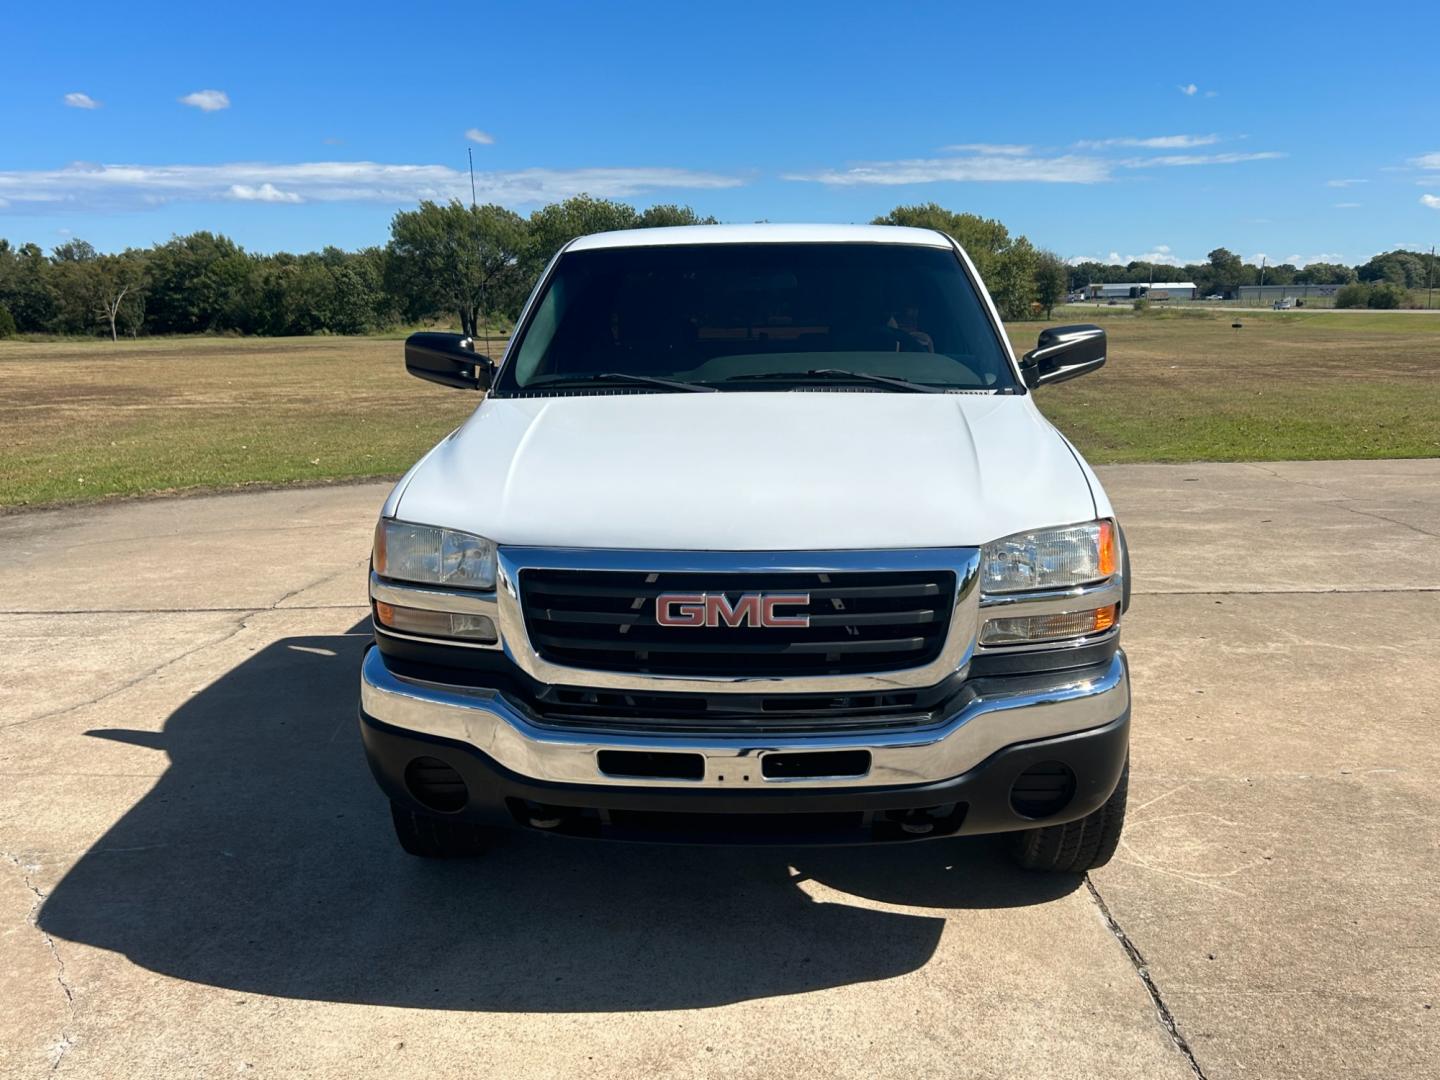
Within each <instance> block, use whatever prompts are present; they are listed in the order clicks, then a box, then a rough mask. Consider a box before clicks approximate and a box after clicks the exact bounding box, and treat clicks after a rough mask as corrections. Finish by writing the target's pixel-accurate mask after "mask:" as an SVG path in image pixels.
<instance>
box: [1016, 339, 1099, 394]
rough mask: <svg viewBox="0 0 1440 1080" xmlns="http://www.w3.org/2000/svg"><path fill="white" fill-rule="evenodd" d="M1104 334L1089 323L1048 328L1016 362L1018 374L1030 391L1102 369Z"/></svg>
mask: <svg viewBox="0 0 1440 1080" xmlns="http://www.w3.org/2000/svg"><path fill="white" fill-rule="evenodd" d="M1106 349H1107V346H1106V340H1105V331H1104V330H1102V329H1100V327H1098V326H1092V325H1090V324H1089V323H1081V324H1079V325H1076V326H1052V327H1050V329H1048V330H1042V331H1040V340H1039V341H1038V342H1036V345H1035V348H1033V349H1031V350H1030V351H1029V352H1028V353H1026V354H1025V355H1024V357H1023V358H1022V359H1021V360H1020V374H1021V375H1022V376H1024V378H1025V385H1026V386H1027V387H1029V388H1030V389H1031V390H1034V389H1035V388H1036V387H1039V386H1048V385H1050V384H1051V383H1059V382H1065V380H1067V379H1074V378H1078V377H1079V376H1081V375H1086V374H1088V373H1090V372H1092V371H1094V370H1096V369H1097V368H1100V367H1104V366H1105V355H1106Z"/></svg>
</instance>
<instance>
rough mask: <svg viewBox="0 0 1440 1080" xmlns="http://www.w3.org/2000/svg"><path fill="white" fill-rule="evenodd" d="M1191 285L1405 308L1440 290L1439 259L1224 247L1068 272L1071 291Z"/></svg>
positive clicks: (1215, 291) (1206, 291)
mask: <svg viewBox="0 0 1440 1080" xmlns="http://www.w3.org/2000/svg"><path fill="white" fill-rule="evenodd" d="M1150 281H1157V282H1159V281H1193V282H1194V283H1195V285H1196V287H1197V288H1198V289H1199V290H1200V295H1201V296H1211V295H1219V296H1225V297H1233V296H1234V295H1235V294H1236V291H1237V290H1238V289H1239V288H1240V286H1242V285H1339V286H1343V287H1342V288H1341V289H1339V290H1338V291H1337V292H1336V296H1335V301H1336V304H1337V306H1339V307H1391V308H1394V307H1404V306H1405V305H1406V304H1407V303H1408V302H1409V299H1410V293H1411V292H1412V291H1418V290H1421V289H1428V288H1429V287H1430V286H1432V285H1440V259H1437V258H1436V257H1435V256H1433V255H1430V254H1429V253H1428V252H1420V251H1405V250H1403V249H1399V250H1395V251H1386V252H1383V253H1382V254H1380V255H1376V256H1375V257H1374V258H1372V259H1370V260H1369V261H1368V262H1365V263H1361V264H1360V265H1358V266H1344V265H1342V264H1340V263H1327V262H1313V263H1309V264H1307V265H1305V266H1295V265H1293V264H1291V263H1262V264H1260V265H1257V264H1255V263H1247V262H1244V261H1243V260H1242V259H1241V258H1240V256H1239V255H1236V254H1235V253H1234V252H1232V251H1229V250H1228V249H1226V248H1216V249H1215V250H1214V251H1212V252H1210V254H1209V255H1207V256H1206V261H1205V262H1203V263H1189V264H1187V265H1185V266H1175V265H1172V264H1170V263H1151V262H1143V261H1138V260H1137V261H1134V262H1130V263H1127V264H1125V265H1123V266H1122V265H1119V264H1115V263H1102V262H1080V263H1075V264H1074V265H1072V266H1071V267H1069V284H1070V288H1071V289H1076V290H1078V289H1083V288H1084V287H1085V286H1086V285H1089V284H1097V285H1112V284H1119V283H1121V282H1134V283H1141V282H1150Z"/></svg>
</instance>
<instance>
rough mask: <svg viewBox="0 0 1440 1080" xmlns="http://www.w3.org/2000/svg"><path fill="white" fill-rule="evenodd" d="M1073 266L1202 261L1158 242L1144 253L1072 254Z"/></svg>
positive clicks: (1167, 263)
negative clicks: (1084, 263)
mask: <svg viewBox="0 0 1440 1080" xmlns="http://www.w3.org/2000/svg"><path fill="white" fill-rule="evenodd" d="M1065 261H1066V262H1068V263H1069V264H1070V265H1071V266H1074V265H1075V264H1077V263H1082V262H1102V263H1109V264H1110V265H1111V266H1128V265H1130V264H1131V263H1132V262H1147V263H1155V264H1156V265H1157V266H1184V265H1185V264H1186V263H1187V262H1200V261H1201V260H1199V259H1182V258H1180V257H1179V256H1177V255H1176V254H1175V252H1174V251H1172V250H1171V248H1170V245H1169V244H1156V245H1155V246H1154V247H1153V248H1152V249H1151V250H1149V251H1147V252H1145V253H1144V254H1143V255H1122V254H1120V252H1118V251H1112V252H1110V253H1109V254H1108V255H1103V256H1101V255H1072V256H1071V257H1070V258H1068V259H1066V260H1065Z"/></svg>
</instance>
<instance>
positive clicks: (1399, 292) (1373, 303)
mask: <svg viewBox="0 0 1440 1080" xmlns="http://www.w3.org/2000/svg"><path fill="white" fill-rule="evenodd" d="M1409 302H1410V294H1409V293H1408V292H1407V291H1406V290H1405V288H1404V287H1403V286H1400V285H1397V284H1395V283H1394V282H1393V281H1382V282H1380V283H1379V284H1377V285H1376V286H1375V287H1374V288H1372V289H1371V290H1370V300H1369V303H1368V304H1367V305H1366V306H1367V307H1372V308H1384V309H1387V310H1393V309H1394V308H1402V307H1404V306H1405V305H1406V304H1407V303H1409Z"/></svg>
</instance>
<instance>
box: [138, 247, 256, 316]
mask: <svg viewBox="0 0 1440 1080" xmlns="http://www.w3.org/2000/svg"><path fill="white" fill-rule="evenodd" d="M149 268H150V274H149V277H150V287H149V300H148V303H147V309H148V316H147V321H148V323H149V326H150V329H151V330H152V331H154V332H155V333H160V334H194V333H203V332H207V331H215V330H234V329H240V328H242V326H243V325H244V322H245V318H246V316H245V312H244V308H243V302H244V298H245V295H246V292H247V286H248V284H249V278H250V274H251V271H252V269H253V267H252V264H251V261H250V259H249V258H248V257H247V256H246V254H245V252H244V251H243V250H241V248H240V247H239V245H237V244H236V243H235V241H233V240H231V239H230V238H229V237H227V236H220V235H217V234H215V233H210V232H196V233H191V234H190V235H189V236H177V237H175V238H174V239H172V240H170V241H169V242H168V243H164V244H157V245H156V246H155V247H154V248H153V249H152V250H151V252H150V257H149Z"/></svg>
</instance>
